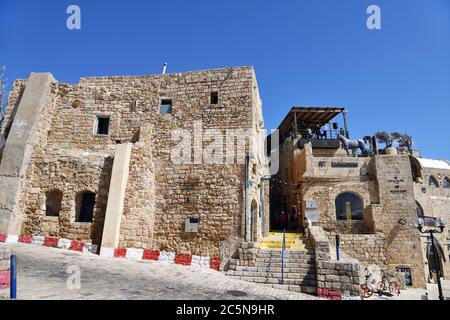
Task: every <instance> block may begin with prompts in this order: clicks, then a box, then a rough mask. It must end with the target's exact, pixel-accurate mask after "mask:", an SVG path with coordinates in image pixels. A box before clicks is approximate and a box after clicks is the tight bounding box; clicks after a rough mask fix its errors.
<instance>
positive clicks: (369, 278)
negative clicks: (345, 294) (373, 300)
mask: <svg viewBox="0 0 450 320" xmlns="http://www.w3.org/2000/svg"><path fill="white" fill-rule="evenodd" d="M365 271H368V270H367V268H366V269H365ZM365 277H366V282H365V283H363V284H361V285H360V291H361V296H362V297H363V298H365V299H367V298H370V297H371V296H372V294H373V289H372V285H373V284H375V278H374V277H373V275H372V274H371V273H369V274H367V275H365Z"/></svg>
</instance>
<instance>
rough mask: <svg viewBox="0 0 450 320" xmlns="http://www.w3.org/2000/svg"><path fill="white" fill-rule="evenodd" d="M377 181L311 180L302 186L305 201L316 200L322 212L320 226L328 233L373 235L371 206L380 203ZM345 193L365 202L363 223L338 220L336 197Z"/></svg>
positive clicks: (357, 179)
mask: <svg viewBox="0 0 450 320" xmlns="http://www.w3.org/2000/svg"><path fill="white" fill-rule="evenodd" d="M376 187H377V185H376V181H373V180H366V181H361V179H359V178H355V179H345V180H338V181H333V180H331V181H330V180H328V181H327V180H311V181H310V182H305V183H303V184H302V189H301V190H302V192H301V194H302V196H303V200H304V201H307V200H316V201H317V204H318V210H319V211H320V222H319V224H320V225H321V226H322V227H323V228H325V229H326V230H328V231H333V230H334V231H340V232H344V233H371V232H372V231H373V228H372V223H373V222H372V216H371V210H370V206H371V204H372V203H376V202H377V201H378V196H377V192H376ZM343 192H351V193H354V194H356V195H357V196H359V197H360V198H361V200H362V201H363V208H364V216H365V220H363V221H350V222H348V221H338V220H337V219H336V203H335V200H336V197H337V196H338V195H339V194H341V193H343Z"/></svg>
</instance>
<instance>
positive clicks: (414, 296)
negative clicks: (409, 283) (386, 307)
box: [369, 280, 450, 300]
mask: <svg viewBox="0 0 450 320" xmlns="http://www.w3.org/2000/svg"><path fill="white" fill-rule="evenodd" d="M442 292H443V295H444V298H445V299H447V300H450V281H449V280H443V281H442ZM426 293H428V300H438V296H439V295H438V288H437V285H436V284H428V285H427V289H407V290H401V291H400V295H399V296H397V295H395V296H389V295H383V296H381V297H380V296H379V295H377V294H374V295H373V296H372V297H371V298H370V299H369V300H421V299H422V296H425V295H426Z"/></svg>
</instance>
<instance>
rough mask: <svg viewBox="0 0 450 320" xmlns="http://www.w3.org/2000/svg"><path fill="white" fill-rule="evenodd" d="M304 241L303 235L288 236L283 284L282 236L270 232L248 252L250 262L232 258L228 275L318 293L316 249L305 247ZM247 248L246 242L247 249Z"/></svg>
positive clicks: (275, 286)
mask: <svg viewBox="0 0 450 320" xmlns="http://www.w3.org/2000/svg"><path fill="white" fill-rule="evenodd" d="M304 240H305V239H304V238H303V236H302V235H301V234H286V250H285V254H284V277H283V278H284V279H283V280H284V281H283V283H282V282H281V279H282V268H281V264H282V249H281V248H282V241H283V235H282V233H271V234H269V236H268V237H266V238H265V239H263V240H262V241H261V242H260V243H257V244H254V248H253V249H252V248H249V249H247V250H252V251H251V252H252V257H253V259H252V260H251V261H244V262H243V260H242V259H231V261H230V267H229V270H228V271H227V272H226V275H227V276H230V277H236V278H238V279H241V280H245V281H250V282H256V283H261V284H267V285H270V286H272V287H274V288H278V289H287V290H290V291H296V292H304V293H310V294H315V293H316V287H317V283H316V265H315V254H314V250H312V249H311V248H309V247H308V246H307V245H305V243H304ZM248 245H249V244H248V243H247V245H246V246H248ZM250 246H251V245H250ZM244 250H245V249H244ZM244 264H245V265H244Z"/></svg>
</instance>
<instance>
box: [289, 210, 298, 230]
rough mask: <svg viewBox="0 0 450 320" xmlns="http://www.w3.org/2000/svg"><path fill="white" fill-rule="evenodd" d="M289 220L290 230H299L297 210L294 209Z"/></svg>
mask: <svg viewBox="0 0 450 320" xmlns="http://www.w3.org/2000/svg"><path fill="white" fill-rule="evenodd" d="M289 220H290V221H289V223H290V229H291V230H292V231H295V230H297V210H295V207H293V208H292V211H291V214H290V215H289Z"/></svg>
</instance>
